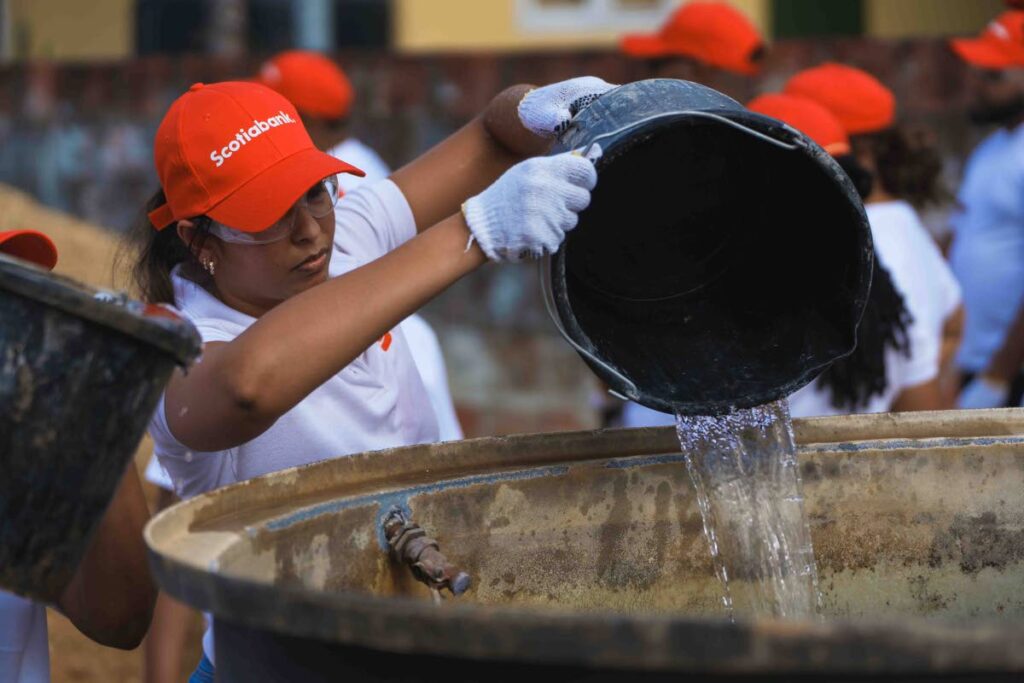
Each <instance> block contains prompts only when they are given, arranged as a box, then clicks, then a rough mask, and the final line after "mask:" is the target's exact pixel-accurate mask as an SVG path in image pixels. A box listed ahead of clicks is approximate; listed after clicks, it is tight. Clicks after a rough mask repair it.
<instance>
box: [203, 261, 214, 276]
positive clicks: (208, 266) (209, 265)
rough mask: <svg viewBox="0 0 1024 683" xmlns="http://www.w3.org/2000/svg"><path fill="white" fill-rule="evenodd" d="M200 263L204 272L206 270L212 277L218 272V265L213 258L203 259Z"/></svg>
mask: <svg viewBox="0 0 1024 683" xmlns="http://www.w3.org/2000/svg"><path fill="white" fill-rule="evenodd" d="M199 263H200V265H202V266H203V270H205V271H206V272H207V273H209V274H210V275H211V276H212V275H214V273H216V272H217V264H216V263H215V262H214V260H213V259H212V258H210V259H203V260H201V261H200V262H199Z"/></svg>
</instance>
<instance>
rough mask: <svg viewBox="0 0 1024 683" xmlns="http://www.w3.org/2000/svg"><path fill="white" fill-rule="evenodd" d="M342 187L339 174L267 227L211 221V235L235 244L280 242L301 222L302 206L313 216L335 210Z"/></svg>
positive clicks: (307, 193) (313, 188) (304, 196)
mask: <svg viewBox="0 0 1024 683" xmlns="http://www.w3.org/2000/svg"><path fill="white" fill-rule="evenodd" d="M338 190H339V186H338V177H337V176H333V175H332V176H329V177H327V178H324V179H323V180H321V181H320V182H318V183H317V184H316V185H314V186H313V187H311V188H309V189H308V190H307V191H306V194H304V195H302V197H300V198H299V201H297V202H295V203H294V204H292V207H291V208H290V209H288V213H286V214H285V215H284V216H282V217H281V218H279V219H278V220H277V221H275V223H274V224H273V225H271V226H270V227H269V228H267V229H266V230H261V231H259V232H242V231H241V230H235V229H234V228H229V227H228V226H226V225H224V224H222V223H218V222H216V221H210V234H211V235H213V236H215V237H217V238H219V239H221V240H223V241H224V242H230V243H232V244H249V245H256V244H273V243H274V242H280V241H281V240H283V239H285V238H286V237H288V236H290V235H291V234H292V231H293V230H294V229H295V226H296V225H298V220H297V216H298V215H299V209H305V210H306V211H308V212H309V214H310V215H311V216H313V218H323V217H324V216H327V215H328V214H330V213H331V212H332V211H334V206H335V205H336V204H337V203H338V195H339V194H340V193H339V191H338Z"/></svg>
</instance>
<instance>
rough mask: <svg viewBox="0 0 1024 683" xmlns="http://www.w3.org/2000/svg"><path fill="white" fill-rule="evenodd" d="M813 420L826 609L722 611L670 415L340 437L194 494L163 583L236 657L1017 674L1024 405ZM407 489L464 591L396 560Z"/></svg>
mask: <svg viewBox="0 0 1024 683" xmlns="http://www.w3.org/2000/svg"><path fill="white" fill-rule="evenodd" d="M795 428H796V436H797V441H798V443H799V444H800V448H801V451H800V462H801V469H802V472H803V480H804V493H805V497H806V501H807V511H808V515H809V517H810V521H811V526H812V533H813V537H814V545H815V550H816V553H817V559H818V568H819V573H820V577H821V588H822V591H823V598H824V615H823V618H822V619H821V620H819V621H808V622H783V621H777V620H755V619H751V618H748V617H745V616H743V615H740V616H739V617H738V618H737V620H736V621H735V623H731V622H730V621H729V620H728V619H727V618H726V617H725V615H724V613H723V612H722V607H721V602H720V589H719V586H718V584H717V582H716V579H715V577H714V574H713V572H712V567H711V563H710V560H709V557H708V552H707V548H706V545H705V541H704V538H703V536H702V535H701V522H700V517H699V515H698V512H697V508H696V504H695V501H694V497H693V492H692V489H691V486H690V482H689V480H688V478H687V476H686V472H685V468H684V467H683V465H682V464H681V462H680V461H681V455H680V454H679V452H678V451H679V447H678V444H677V442H676V440H675V435H674V433H673V431H672V430H671V429H644V430H616V431H604V432H581V433H562V434H545V435H529V436H516V437H507V438H490V439H477V440H473V441H465V442H455V443H449V444H438V445H428V446H416V447H410V448H400V449H395V450H391V451H382V452H377V453H366V454H360V455H356V456H352V457H348V458H341V459H337V460H333V461H329V462H323V463H318V464H314V465H309V466H307V467H303V468H298V469H293V470H287V471H283V472H280V473H277V474H274V475H270V476H266V477H261V478H258V479H254V480H251V481H248V482H245V483H242V484H238V485H235V486H231V487H228V488H225V489H221V490H218V491H214V492H212V493H209V494H207V495H204V496H201V497H198V498H195V499H193V500H191V501H188V502H185V503H182V504H180V505H177V506H175V507H173V508H171V509H169V510H167V511H165V512H164V513H162V514H160V515H159V516H157V517H156V518H155V519H154V520H153V521H152V522H150V524H149V526H148V527H147V529H146V540H147V543H148V544H149V547H150V550H151V561H152V566H153V569H154V572H155V574H156V577H157V579H158V581H159V582H160V584H161V586H162V587H163V588H164V589H166V590H167V591H168V592H170V593H171V594H172V595H174V596H176V597H178V598H179V599H181V600H184V601H185V602H187V603H190V604H191V605H194V606H196V607H198V608H201V609H203V610H206V611H208V612H212V613H213V615H214V618H215V623H216V628H215V632H216V659H217V667H218V674H219V676H221V678H222V679H223V680H229V681H234V680H246V681H249V680H306V681H316V680H342V679H344V678H345V677H351V676H359V677H361V680H435V679H442V678H443V679H446V680H452V679H456V680H480V679H482V678H489V677H490V678H492V677H494V676H498V677H499V678H500V677H502V676H505V675H509V674H513V673H514V674H516V675H524V676H529V675H545V676H547V675H558V676H560V677H563V678H566V679H569V680H613V679H617V678H624V677H627V676H628V677H629V679H630V680H634V679H638V680H661V679H664V680H670V679H671V680H679V675H680V674H682V673H696V672H700V673H704V674H712V675H715V676H723V677H731V678H734V679H740V678H743V677H746V676H757V677H759V678H760V677H764V676H768V677H773V676H774V677H777V678H779V679H788V678H789V677H791V676H792V675H794V674H805V675H810V676H814V677H821V676H827V677H830V678H832V677H838V676H846V677H852V678H876V677H882V678H889V679H903V680H933V679H935V678H939V677H956V678H962V679H964V680H967V679H970V680H986V681H988V680H994V679H998V678H1006V679H1007V680H1020V675H1021V673H1024V412H1022V411H1017V410H1002V411H979V412H971V413H964V412H948V413H918V414H906V415H874V416H854V417H844V418H825V419H815V420H805V421H799V420H798V421H797V422H796V425H795ZM296 447H297V448H301V444H296ZM395 504H398V505H402V506H405V508H406V509H407V510H409V511H410V512H411V513H412V515H413V516H414V518H415V519H416V521H418V522H419V523H420V524H422V525H423V526H424V528H425V529H426V530H427V531H428V532H430V533H431V534H432V535H433V536H434V537H435V538H437V539H438V540H439V541H440V542H441V547H442V550H443V551H445V553H446V554H447V555H448V557H449V559H450V560H452V561H453V562H455V563H457V564H459V565H460V566H461V567H462V568H464V569H465V570H466V571H468V572H469V573H470V574H471V575H472V577H473V580H474V587H473V588H472V589H470V591H469V592H468V593H467V594H465V595H464V596H462V597H460V598H457V599H452V600H448V601H446V602H445V603H444V604H442V605H441V606H434V605H433V604H432V602H431V600H430V598H429V593H428V591H427V589H426V588H425V587H423V586H421V585H420V584H419V583H416V582H415V581H413V580H412V578H411V577H410V575H409V571H408V569H407V568H405V567H404V566H399V565H396V564H393V563H392V562H391V560H390V559H389V558H388V557H387V555H386V553H385V552H384V551H383V550H382V544H383V537H382V535H381V533H380V529H379V527H380V521H381V517H382V515H383V514H384V513H385V512H386V511H387V510H388V509H389V508H390V507H391V506H393V505H395ZM498 665H500V666H498ZM819 679H820V678H819Z"/></svg>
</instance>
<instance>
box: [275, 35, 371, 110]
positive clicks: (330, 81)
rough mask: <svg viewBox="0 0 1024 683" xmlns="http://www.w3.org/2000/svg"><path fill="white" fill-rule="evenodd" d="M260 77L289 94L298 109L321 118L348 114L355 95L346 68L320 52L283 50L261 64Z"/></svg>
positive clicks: (280, 91)
mask: <svg viewBox="0 0 1024 683" xmlns="http://www.w3.org/2000/svg"><path fill="white" fill-rule="evenodd" d="M259 81H260V83H262V84H263V85H265V86H267V87H268V88H273V89H274V90H276V91H277V92H279V93H281V94H282V95H284V96H285V97H287V98H288V100H289V101H290V102H291V103H292V104H294V105H295V108H296V109H298V110H299V113H301V114H304V115H308V116H316V117H318V118H322V119H340V118H342V117H344V116H347V115H348V113H349V110H351V109H352V101H353V100H354V99H355V93H354V91H353V90H352V84H351V83H350V82H349V80H348V77H347V76H346V75H345V72H344V71H342V70H341V67H340V66H338V65H337V64H335V63H334V62H333V61H331V60H330V59H328V58H327V57H324V56H323V55H322V54H320V53H319V52H307V51H304V50H289V51H288V52H282V53H280V54H279V55H277V56H275V57H273V58H272V59H270V60H268V61H267V62H264V64H263V66H262V67H260V76H259Z"/></svg>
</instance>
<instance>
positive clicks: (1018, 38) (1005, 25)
mask: <svg viewBox="0 0 1024 683" xmlns="http://www.w3.org/2000/svg"><path fill="white" fill-rule="evenodd" d="M1022 4H1024V3H1022ZM949 44H950V47H952V48H953V52H955V53H956V54H957V55H958V56H959V57H960V59H962V60H964V61H965V62H967V63H968V64H971V65H972V66H977V67H980V68H982V69H1006V68H1008V67H1013V66H1024V12H1021V11H1009V12H1003V13H1002V14H1000V15H999V16H998V17H996V19H995V20H994V21H992V22H990V23H989V25H988V26H986V27H985V30H984V31H982V32H981V35H979V36H978V37H977V38H954V39H953V40H951V41H949Z"/></svg>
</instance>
